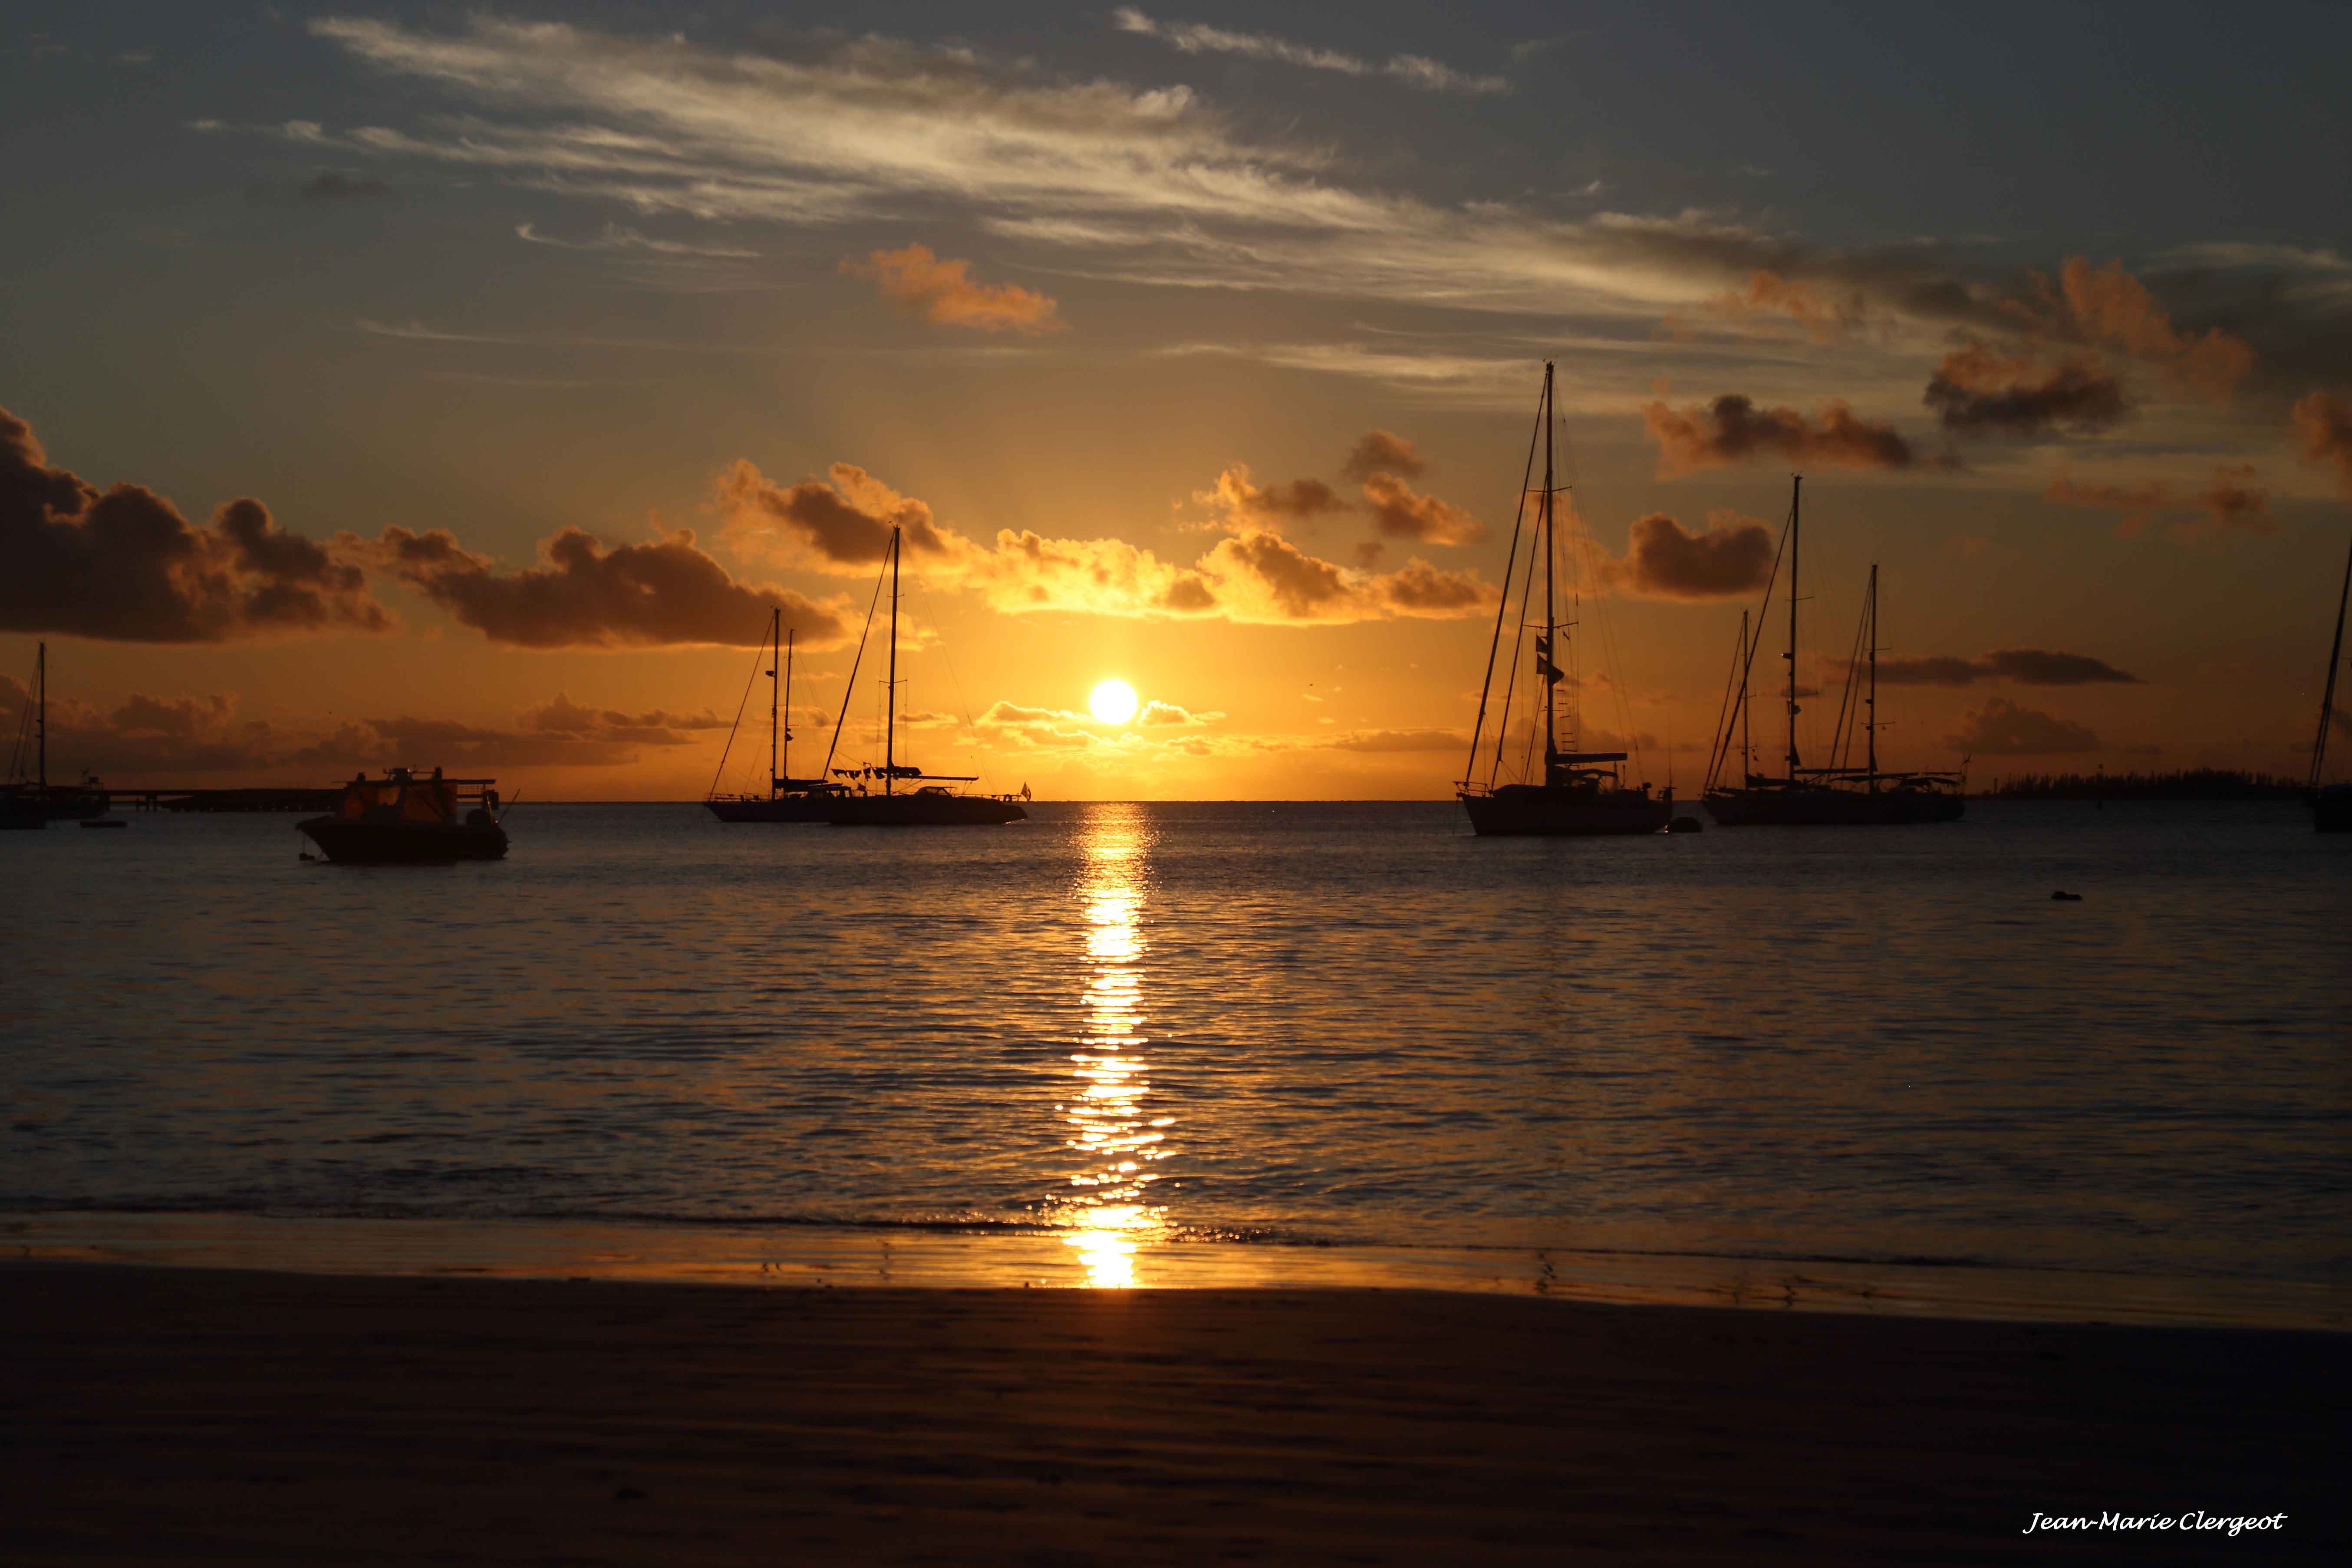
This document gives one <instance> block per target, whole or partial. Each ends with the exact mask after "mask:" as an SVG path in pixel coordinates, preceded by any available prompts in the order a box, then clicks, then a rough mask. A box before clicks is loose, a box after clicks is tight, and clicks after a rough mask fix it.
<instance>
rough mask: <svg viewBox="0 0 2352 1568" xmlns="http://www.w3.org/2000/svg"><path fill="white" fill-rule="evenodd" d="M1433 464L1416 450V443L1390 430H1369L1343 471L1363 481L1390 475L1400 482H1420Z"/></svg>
mask: <svg viewBox="0 0 2352 1568" xmlns="http://www.w3.org/2000/svg"><path fill="white" fill-rule="evenodd" d="M1428 466H1429V465H1428V464H1426V463H1424V462H1423V461H1422V458H1421V454H1420V453H1419V452H1417V451H1415V450H1413V446H1412V442H1410V441H1408V440H1406V439H1405V438H1404V437H1402V436H1399V435H1397V434H1395V433H1394V432H1393V431H1389V430H1370V431H1367V432H1366V433H1365V435H1364V438H1363V439H1362V440H1360V441H1359V442H1357V443H1356V445H1355V447H1354V449H1353V450H1351V451H1350V452H1349V454H1348V460H1347V462H1345V463H1344V464H1342V465H1341V466H1340V468H1339V471H1340V472H1341V473H1342V474H1345V475H1346V476H1347V477H1348V478H1349V479H1357V480H1363V479H1375V478H1378V477H1379V476H1381V475H1383V474H1385V475H1388V476H1390V477H1391V478H1394V479H1419V478H1421V475H1422V470H1423V469H1424V468H1427V467H1428Z"/></svg>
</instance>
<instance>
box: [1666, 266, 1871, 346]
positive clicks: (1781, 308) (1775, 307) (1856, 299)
mask: <svg viewBox="0 0 2352 1568" xmlns="http://www.w3.org/2000/svg"><path fill="white" fill-rule="evenodd" d="M1699 308H1700V309H1701V310H1705V311H1706V313H1707V314H1708V315H1711V316H1722V317H1726V318H1728V319H1731V320H1735V321H1736V320H1739V319H1742V318H1745V317H1749V316H1762V315H1780V316H1786V317H1788V318H1789V319H1790V321H1795V322H1796V323H1797V324H1798V325H1799V326H1801V327H1803V328H1804V329H1805V331H1807V332H1808V333H1809V334H1810V335H1811V337H1812V339H1813V341H1814V342H1830V341H1831V340H1832V339H1834V338H1836V337H1837V336H1839V335H1840V334H1841V333H1843V331H1845V330H1846V329H1847V328H1849V327H1851V326H1853V324H1854V323H1855V322H1857V321H1860V320H1861V319H1862V303H1861V296H1860V295H1859V294H1858V293H1857V294H1855V295H1853V296H1852V297H1850V298H1849V299H1846V300H1835V301H1833V300H1828V299H1826V298H1824V297H1823V296H1822V291H1821V290H1820V289H1817V288H1815V287H1814V286H1813V285H1811V283H1806V282H1801V281H1799V280H1797V279H1790V278H1783V277H1781V276H1780V274H1779V273H1777V272H1767V271H1763V270H1760V269H1759V270H1758V271H1756V272H1753V273H1750V274H1749V275H1748V287H1747V288H1746V289H1732V290H1731V291H1730V292H1728V293H1727V294H1721V295H1718V296H1717V297H1716V298H1715V299H1712V300H1708V301H1706V303H1705V304H1704V305H1702V306H1700V307H1699Z"/></svg>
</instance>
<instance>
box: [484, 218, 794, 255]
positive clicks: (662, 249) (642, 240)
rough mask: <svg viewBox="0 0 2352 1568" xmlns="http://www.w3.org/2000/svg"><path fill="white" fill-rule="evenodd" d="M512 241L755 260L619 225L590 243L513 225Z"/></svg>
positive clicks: (609, 227) (736, 252)
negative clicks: (513, 237) (513, 238)
mask: <svg viewBox="0 0 2352 1568" xmlns="http://www.w3.org/2000/svg"><path fill="white" fill-rule="evenodd" d="M515 237H516V238H517V239H520V240H526V241H528V242H529V243H530V244H532V245H546V246H552V247H555V248H556V249H558V250H626V251H646V252H648V253H650V254H652V255H655V256H703V257H720V258H733V259H743V258H751V257H756V256H758V255H759V254H760V253H759V252H758V251H756V250H740V249H736V248H733V247H727V246H711V245H688V244H687V243H686V242H685V241H683V240H677V239H656V238H654V237H652V236H650V235H645V234H640V233H638V232H637V231H636V230H635V229H634V228H627V227H625V226H622V225H620V224H616V223H608V224H606V225H605V226H604V231H603V232H602V233H600V234H598V235H597V236H596V237H594V238H593V239H558V238H557V237H555V236H553V235H551V234H541V233H540V232H539V228H538V226H536V225H534V224H528V223H519V224H517V225H515Z"/></svg>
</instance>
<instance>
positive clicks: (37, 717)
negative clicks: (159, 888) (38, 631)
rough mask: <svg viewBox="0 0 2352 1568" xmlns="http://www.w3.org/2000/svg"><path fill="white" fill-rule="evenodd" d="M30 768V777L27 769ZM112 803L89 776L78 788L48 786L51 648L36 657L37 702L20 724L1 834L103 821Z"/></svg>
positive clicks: (2, 795) (1, 795)
mask: <svg viewBox="0 0 2352 1568" xmlns="http://www.w3.org/2000/svg"><path fill="white" fill-rule="evenodd" d="M28 761H29V762H30V763H31V764H32V766H31V772H30V773H29V774H28V773H27V772H26V763H27V762H28ZM112 804H113V799H112V797H111V796H110V795H108V794H107V793H106V786H105V785H103V784H100V783H99V782H98V780H97V779H96V778H95V777H94V776H92V775H91V774H89V773H84V774H83V775H82V780H81V783H79V784H51V783H50V782H49V645H48V644H47V643H39V644H37V645H36V646H35V649H34V654H33V700H32V701H31V702H30V703H28V704H27V705H26V708H25V710H24V713H23V715H22V717H21V718H19V719H18V721H17V723H16V748H15V750H14V752H12V753H11V755H10V757H9V759H8V782H7V783H6V784H0V829H6V828H36V827H47V826H48V825H49V824H50V823H51V822H53V821H63V820H67V819H68V818H79V819H81V820H83V821H89V820H90V819H91V818H93V817H100V816H105V815H106V811H107V807H108V806H110V805H112Z"/></svg>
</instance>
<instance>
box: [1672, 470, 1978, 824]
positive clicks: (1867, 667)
mask: <svg viewBox="0 0 2352 1568" xmlns="http://www.w3.org/2000/svg"><path fill="white" fill-rule="evenodd" d="M1804 483H1805V481H1804V476H1802V475H1801V474H1800V475H1794V476H1792V477H1791V478H1790V487H1789V525H1788V529H1787V531H1786V532H1785V533H1783V534H1782V536H1781V538H1782V545H1783V549H1784V551H1785V552H1786V554H1787V556H1788V560H1789V647H1788V651H1787V652H1785V653H1783V654H1782V655H1781V656H1780V657H1781V658H1783V659H1786V660H1787V661H1788V665H1789V684H1788V714H1789V750H1788V755H1787V771H1786V772H1785V773H1782V775H1781V776H1780V777H1779V778H1773V777H1770V776H1768V775H1764V774H1759V773H1756V772H1755V771H1754V763H1753V761H1752V758H1753V755H1754V753H1753V752H1751V751H1750V750H1749V749H1748V745H1747V743H1746V741H1745V738H1744V737H1745V733H1746V731H1747V725H1748V678H1749V676H1750V675H1751V673H1752V672H1753V670H1754V668H1755V663H1756V645H1757V644H1758V643H1759V642H1760V641H1762V640H1763V628H1762V626H1761V625H1760V621H1761V614H1760V612H1759V626H1758V627H1757V634H1756V636H1755V637H1754V638H1752V639H1751V638H1750V637H1748V634H1747V626H1748V623H1747V621H1746V619H1745V618H1743V619H1742V620H1741V622H1740V628H1741V629H1740V643H1741V647H1740V648H1739V650H1738V652H1737V653H1736V654H1735V656H1734V657H1735V666H1734V674H1735V675H1736V676H1737V677H1738V722H1739V726H1740V729H1741V731H1742V737H1743V738H1742V741H1741V744H1740V747H1739V750H1740V756H1741V770H1740V777H1741V783H1740V784H1738V785H1737V786H1733V785H1729V784H1720V783H1718V782H1717V780H1718V779H1719V778H1720V776H1721V774H1722V772H1723V769H1724V767H1725V765H1726V764H1727V763H1728V762H1729V760H1730V755H1731V740H1732V735H1731V723H1730V720H1731V717H1732V715H1731V713H1730V712H1729V711H1728V710H1727V712H1726V713H1725V715H1724V721H1723V722H1722V723H1720V724H1718V725H1717V735H1716V742H1715V747H1714V754H1713V756H1712V757H1711V758H1710V760H1709V765H1708V768H1707V785H1706V793H1705V794H1704V795H1701V797H1700V798H1701V800H1702V801H1704V802H1705V804H1706V811H1707V815H1708V816H1712V817H1714V818H1715V820H1716V821H1717V823H1719V824H1721V825H1722V826H1725V827H1752V826H1812V827H1859V826H1889V825H1895V824H1903V823H1915V822H1953V821H1957V820H1958V818H1959V816H1960V814H1961V812H1962V811H1964V810H1965V809H1966V808H1967V799H1966V796H1965V795H1963V794H1962V790H1963V787H1964V784H1965V780H1964V778H1963V776H1962V775H1961V774H1959V773H1916V772H1915V773H1895V772H1885V771H1882V770H1881V769H1880V767H1879V765H1878V731H1879V729H1880V724H1879V721H1878V653H1879V642H1878V568H1877V566H1876V565H1873V566H1872V567H1871V569H1870V586H1869V587H1868V589H1867V590H1866V591H1865V592H1864V596H1863V606H1862V624H1861V626H1859V627H1858V628H1857V630H1856V632H1855V636H1854V652H1855V655H1856V657H1855V658H1851V659H1849V660H1848V661H1847V663H1846V679H1845V692H1844V696H1843V699H1842V700H1840V702H1839V705H1838V719H1837V724H1836V726H1835V728H1834V730H1833V731H1832V735H1831V741H1830V757H1831V762H1830V763H1829V764H1828V765H1827V766H1822V767H1807V766H1805V765H1804V763H1803V761H1802V759H1801V757H1800V756H1799V754H1798V751H1797V715H1798V713H1799V712H1801V709H1800V708H1799V707H1798V705H1797V698H1798V695H1799V692H1798V689H1797V603H1798V597H1797V565H1798V560H1799V549H1800V546H1801V543H1802V529H1803V509H1802V501H1803V497H1804ZM1772 574H1773V578H1774V580H1775V582H1777V580H1778V579H1779V576H1780V566H1779V563H1777V562H1776V563H1774V565H1773V573H1772ZM1773 586H1774V583H1767V584H1765V587H1764V605H1765V607H1766V608H1769V607H1770V605H1771V603H1772V589H1773ZM1857 678H1859V679H1861V680H1862V681H1863V683H1864V684H1863V685H1862V687H1861V689H1860V690H1859V691H1857V690H1856V688H1855V681H1856V679H1857ZM1857 699H1859V700H1857ZM1857 731H1859V732H1860V734H1861V735H1862V736H1863V738H1864V739H1863V743H1864V753H1863V765H1862V766H1860V767H1854V766H1852V765H1850V753H1851V750H1852V746H1853V739H1854V736H1855V734H1856V732H1857Z"/></svg>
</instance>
